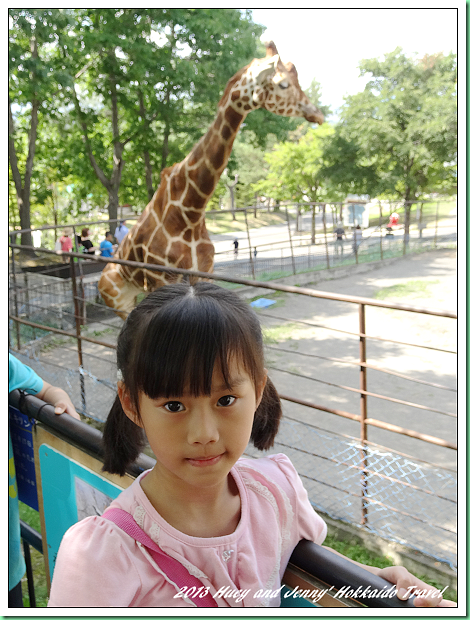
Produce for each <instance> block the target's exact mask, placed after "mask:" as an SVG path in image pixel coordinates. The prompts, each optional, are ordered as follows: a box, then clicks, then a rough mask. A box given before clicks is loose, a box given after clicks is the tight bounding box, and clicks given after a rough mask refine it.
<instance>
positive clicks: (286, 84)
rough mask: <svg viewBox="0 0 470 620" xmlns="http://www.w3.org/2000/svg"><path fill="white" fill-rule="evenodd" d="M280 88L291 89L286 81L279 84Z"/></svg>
mask: <svg viewBox="0 0 470 620" xmlns="http://www.w3.org/2000/svg"><path fill="white" fill-rule="evenodd" d="M279 87H280V88H289V82H288V81H287V80H284V81H283V82H279Z"/></svg>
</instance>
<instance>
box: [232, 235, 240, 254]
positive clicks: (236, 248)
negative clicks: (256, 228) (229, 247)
mask: <svg viewBox="0 0 470 620" xmlns="http://www.w3.org/2000/svg"><path fill="white" fill-rule="evenodd" d="M238 246H239V243H238V239H235V241H234V242H233V255H234V256H238Z"/></svg>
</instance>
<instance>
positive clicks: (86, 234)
mask: <svg viewBox="0 0 470 620" xmlns="http://www.w3.org/2000/svg"><path fill="white" fill-rule="evenodd" d="M89 232H90V229H89V228H83V229H82V237H88V233H89Z"/></svg>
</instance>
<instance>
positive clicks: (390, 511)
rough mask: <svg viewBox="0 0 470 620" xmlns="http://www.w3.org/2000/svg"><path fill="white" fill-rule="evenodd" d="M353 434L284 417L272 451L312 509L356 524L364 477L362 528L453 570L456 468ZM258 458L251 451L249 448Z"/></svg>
mask: <svg viewBox="0 0 470 620" xmlns="http://www.w3.org/2000/svg"><path fill="white" fill-rule="evenodd" d="M363 450H364V446H363V444H361V443H360V442H358V440H357V439H355V438H353V437H346V436H344V435H343V436H342V435H341V434H338V433H333V432H327V431H325V430H324V429H318V428H314V427H313V426H311V425H307V424H306V423H305V422H299V421H296V420H293V419H289V418H284V420H283V422H282V424H281V429H280V432H279V434H278V436H277V438H276V443H275V445H274V447H273V448H272V449H271V451H270V453H272V454H275V453H277V452H280V451H281V452H284V453H285V454H287V456H289V458H290V459H291V460H292V462H293V463H294V465H295V467H296V469H297V471H298V472H299V474H300V476H301V478H302V481H303V483H304V486H305V488H306V489H307V491H308V495H309V498H310V500H311V502H312V504H313V506H314V507H315V508H316V509H317V510H319V511H321V512H323V513H326V514H328V515H329V516H331V517H333V518H335V519H339V520H341V521H346V522H347V523H351V524H355V525H358V524H360V523H361V519H362V515H363V503H364V500H363V497H362V495H361V481H362V479H363V476H364V472H365V475H367V479H368V484H367V495H366V499H365V505H366V510H367V524H366V525H363V526H362V527H365V528H366V529H367V531H369V532H373V533H375V534H377V535H378V536H381V537H382V538H384V539H386V540H391V541H395V542H398V543H401V544H404V545H406V546H408V547H410V548H412V549H416V550H418V551H421V552H423V553H425V554H427V555H429V556H431V557H433V558H435V559H436V560H437V561H440V562H445V563H447V564H448V565H449V566H451V567H452V568H455V567H456V564H457V555H456V544H457V517H456V504H457V476H456V472H454V471H450V470H446V469H445V468H440V467H436V466H431V465H429V464H426V463H423V462H419V461H417V460H413V459H412V458H410V457H406V456H403V455H401V454H398V453H395V452H393V451H391V450H388V449H386V448H383V447H378V446H375V445H371V444H368V445H367V448H366V453H367V467H366V469H364V466H363V462H362V451H363ZM248 454H249V455H250V456H252V457H254V458H256V457H258V456H259V452H257V451H256V450H255V449H254V448H251V449H250V450H249V451H248Z"/></svg>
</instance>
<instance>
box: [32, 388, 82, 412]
mask: <svg viewBox="0 0 470 620" xmlns="http://www.w3.org/2000/svg"><path fill="white" fill-rule="evenodd" d="M36 396H37V397H38V398H40V399H41V400H45V401H46V402H47V403H51V405H54V407H55V413H56V414H57V415H60V414H61V413H68V414H69V415H71V416H72V418H75V419H76V420H80V416H79V415H78V413H77V412H76V411H75V407H74V406H73V403H72V401H71V400H70V396H69V395H68V394H67V392H65V391H64V390H63V389H62V388H59V387H56V386H54V385H51V384H50V383H47V381H44V385H43V388H42V390H41V391H40V392H38V393H37V394H36Z"/></svg>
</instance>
